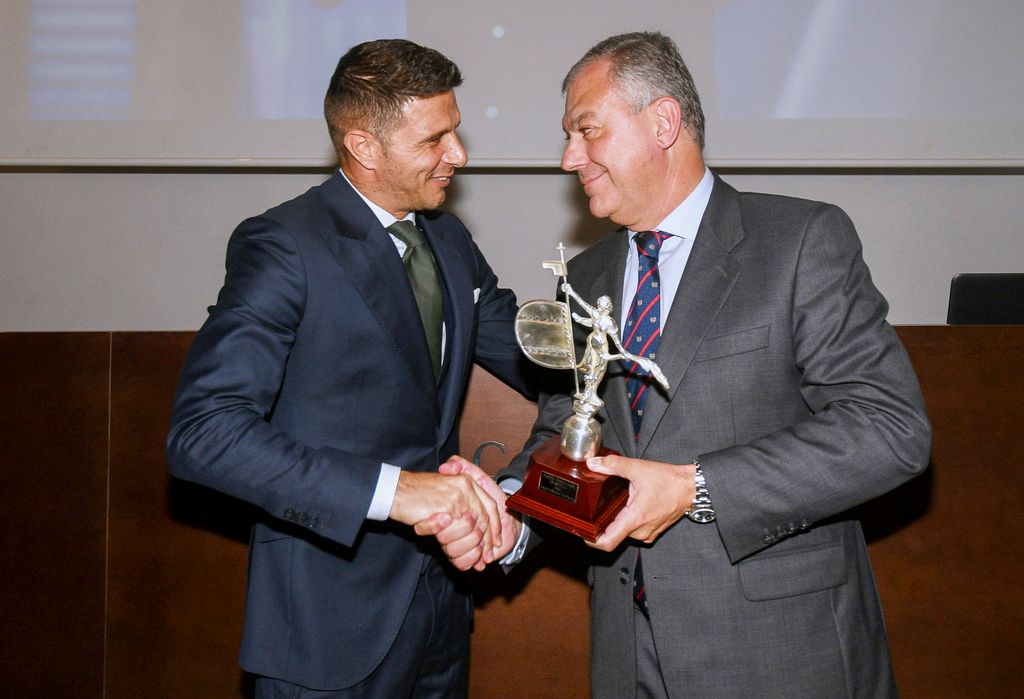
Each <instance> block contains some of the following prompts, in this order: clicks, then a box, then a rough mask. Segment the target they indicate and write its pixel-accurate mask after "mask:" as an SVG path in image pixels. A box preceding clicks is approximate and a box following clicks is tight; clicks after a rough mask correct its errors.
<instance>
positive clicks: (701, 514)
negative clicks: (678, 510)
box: [686, 510, 715, 524]
mask: <svg viewBox="0 0 1024 699" xmlns="http://www.w3.org/2000/svg"><path fill="white" fill-rule="evenodd" d="M686 514H687V515H688V516H689V517H690V519H692V520H693V521H694V522H698V523H699V524H707V523H708V522H714V521H715V511H714V510H694V511H692V512H687V513H686Z"/></svg>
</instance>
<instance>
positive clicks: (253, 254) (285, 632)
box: [167, 173, 526, 689]
mask: <svg viewBox="0 0 1024 699" xmlns="http://www.w3.org/2000/svg"><path fill="white" fill-rule="evenodd" d="M417 219H418V223H419V225H420V227H421V229H422V230H423V232H424V235H425V237H426V239H427V240H428V242H429V244H430V246H431V247H432V249H433V251H434V255H435V257H436V259H437V264H438V267H439V269H440V273H441V276H442V278H443V283H444V287H445V292H446V297H445V304H444V306H445V323H446V333H447V334H446V338H447V339H446V349H445V358H444V364H443V367H442V373H441V377H440V380H439V381H437V382H435V378H434V373H433V370H432V368H431V362H430V353H429V351H428V349H427V344H426V340H425V338H424V335H423V332H422V329H421V328H422V326H421V323H420V319H419V314H418V311H417V308H416V302H415V299H414V297H413V294H412V290H411V287H410V285H409V283H408V278H407V276H406V273H405V271H404V269H403V267H402V262H401V258H400V257H399V255H398V254H397V252H396V250H395V246H394V243H393V242H392V240H391V238H390V236H389V235H388V234H387V232H386V231H385V230H384V229H383V228H382V226H381V225H380V223H379V221H378V220H377V218H376V217H375V216H374V215H373V213H372V212H371V211H370V209H369V207H367V206H366V204H365V203H364V202H363V201H362V200H361V199H360V198H359V196H358V194H357V193H356V192H355V191H354V190H353V189H352V188H351V186H350V185H349V184H348V183H347V182H346V181H345V180H344V178H343V177H342V176H341V175H340V174H339V173H335V174H334V176H333V177H331V178H330V179H329V180H328V181H326V182H325V183H323V184H322V185H320V186H318V187H314V188H312V189H310V190H309V191H308V192H306V193H305V194H302V195H301V196H299V197H297V198H296V199H293V200H291V201H289V202H286V203H284V204H281V205H280V206H277V207H275V208H273V209H271V210H269V211H267V212H266V213H264V214H263V215H261V216H257V217H254V218H251V219H248V220H246V221H244V222H243V223H242V224H241V225H239V227H238V228H237V229H236V230H235V232H234V234H233V235H232V237H231V241H230V243H229V245H228V253H227V265H226V267H227V274H226V277H225V283H224V287H223V288H222V289H221V292H220V294H219V296H218V299H217V304H216V305H215V306H213V307H211V308H210V315H209V318H208V319H207V321H206V322H205V323H204V325H203V327H202V328H201V329H200V330H199V332H198V333H197V335H196V337H195V339H194V341H193V343H192V346H191V348H190V350H189V353H188V357H187V359H186V361H185V366H184V369H183V371H182V376H181V381H180V384H179V387H178V393H177V396H176V398H175V403H174V409H173V414H172V419H171V429H170V434H169V436H168V448H167V457H168V464H169V467H170V471H171V473H172V474H173V475H175V476H177V477H180V478H184V479H188V480H191V481H195V482H198V483H202V484H204V485H206V486H209V487H212V488H215V489H217V490H220V491H222V492H225V493H227V494H229V495H232V496H234V497H237V498H240V499H242V500H245V501H247V502H250V503H254V504H256V505H258V506H259V507H261V508H262V509H263V510H264V511H265V512H266V513H267V516H265V517H263V518H262V520H261V521H259V522H258V523H257V524H256V525H255V527H254V529H253V535H252V542H251V550H250V566H249V588H248V599H247V604H246V623H245V633H244V638H243V643H242V666H243V667H244V668H245V669H247V670H249V671H250V672H254V673H257V674H260V675H266V676H271V677H277V678H282V679H285V680H287V681H290V682H294V683H298V684H302V685H305V686H308V687H314V688H325V689H326V688H340V687H346V686H349V685H351V684H354V683H356V682H358V681H360V680H361V679H363V678H365V677H366V676H367V675H368V674H369V673H370V672H371V671H372V670H373V669H374V668H375V667H376V666H377V664H378V663H379V662H380V660H381V659H382V658H383V657H384V655H385V653H386V652H387V650H388V648H389V646H390V645H391V643H392V641H393V640H394V638H395V635H396V634H397V632H398V629H399V627H400V625H401V623H402V620H403V618H404V616H405V613H406V610H407V609H408V606H409V603H410V600H411V599H412V595H413V591H414V589H415V587H416V583H417V578H418V574H419V572H420V570H421V569H422V567H423V565H424V560H425V556H428V555H431V550H430V546H429V543H428V542H424V541H420V540H417V538H416V537H415V536H414V535H413V534H412V532H411V530H410V529H409V528H408V527H404V526H402V525H397V524H394V523H392V522H370V521H367V520H366V519H365V516H366V513H367V511H368V508H369V505H370V501H371V498H372V495H373V492H374V489H375V487H376V484H377V479H378V475H379V472H380V464H381V463H382V462H387V463H391V464H394V465H396V466H400V467H401V468H403V469H406V470H413V471H436V469H437V467H438V464H439V463H441V462H443V461H445V460H446V459H447V458H448V457H449V456H450V455H452V454H453V453H455V452H456V450H457V449H458V418H459V411H460V408H461V403H462V398H463V394H464V391H465V388H466V385H467V382H468V380H469V373H470V369H471V366H472V364H473V363H474V362H477V363H479V364H481V365H483V366H484V367H485V368H487V369H488V370H489V371H491V372H492V373H494V374H495V375H497V376H498V377H499V378H502V379H503V380H505V381H506V382H507V383H509V384H510V385H512V386H514V387H516V388H519V389H520V390H524V391H525V387H524V382H523V377H522V374H521V371H522V369H523V368H524V365H525V364H526V362H525V361H524V359H523V356H522V353H521V352H520V351H519V349H518V346H517V345H516V342H515V337H514V334H513V321H514V314H515V310H516V303H515V296H514V294H513V293H512V292H511V291H509V290H507V289H501V288H499V287H498V285H497V278H496V277H495V275H494V273H493V272H492V270H491V268H490V267H489V266H488V264H487V262H486V260H485V259H484V257H483V255H482V254H481V253H480V251H479V249H478V248H477V247H476V245H475V244H474V243H473V241H472V239H471V237H470V235H469V232H468V231H467V230H466V228H465V227H464V226H463V225H462V223H461V222H460V221H459V220H458V219H457V218H455V217H454V216H452V215H450V214H445V213H439V212H430V213H420V214H419V215H418V216H417ZM468 603H469V602H468V599H467V604H468Z"/></svg>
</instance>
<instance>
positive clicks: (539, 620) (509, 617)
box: [459, 370, 590, 699]
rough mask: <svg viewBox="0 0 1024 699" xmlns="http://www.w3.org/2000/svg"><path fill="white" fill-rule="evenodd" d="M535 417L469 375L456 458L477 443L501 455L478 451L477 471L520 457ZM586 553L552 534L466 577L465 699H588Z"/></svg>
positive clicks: (479, 374)
mask: <svg viewBox="0 0 1024 699" xmlns="http://www.w3.org/2000/svg"><path fill="white" fill-rule="evenodd" d="M566 377H567V378H568V377H571V375H570V374H568V373H566ZM569 380H570V381H571V378H569ZM536 414H537V407H536V405H534V404H533V403H531V402H529V401H527V400H526V399H525V398H523V397H522V396H520V395H519V394H517V393H515V392H514V391H512V390H511V389H509V388H508V387H506V386H505V385H504V384H502V383H501V382H500V381H498V380H497V379H495V378H494V377H493V376H491V375H490V374H487V373H486V372H484V371H479V370H477V371H475V373H474V374H473V380H472V384H471V385H470V389H469V393H468V395H467V396H466V407H465V412H464V413H463V421H462V426H461V431H460V435H459V436H460V438H461V444H460V447H461V451H462V454H463V455H464V456H466V458H472V457H473V455H474V452H476V450H477V449H478V448H479V445H481V444H483V443H484V442H488V441H497V442H501V443H502V444H504V445H505V453H504V454H502V453H501V451H499V450H498V449H496V448H495V447H493V446H491V447H487V448H485V449H484V450H483V451H482V452H481V460H480V464H481V466H482V467H483V468H484V470H485V471H487V472H488V473H492V474H493V473H495V472H496V471H497V470H498V469H500V468H501V467H502V466H504V465H505V464H506V463H508V460H509V458H511V457H512V456H513V455H514V454H517V453H519V450H520V448H521V447H522V445H523V442H525V441H526V437H527V436H528V435H529V433H530V427H531V426H532V425H533V420H534V418H535V417H536ZM587 555H588V554H587V550H586V548H585V547H584V546H583V545H582V544H581V543H579V541H578V540H577V539H575V538H573V537H570V536H567V535H562V534H560V533H559V534H552V535H551V536H549V537H548V538H547V539H546V541H545V544H544V546H543V547H541V548H539V549H536V550H535V551H534V552H532V553H531V555H530V557H529V558H528V559H527V561H526V562H524V564H523V565H521V566H518V567H517V568H516V569H515V570H514V571H513V572H512V573H510V574H509V575H505V574H504V573H502V572H501V571H500V570H498V569H493V568H492V569H488V570H487V571H485V572H484V573H471V574H470V575H471V576H472V579H473V581H474V593H473V597H474V600H475V602H476V617H475V620H474V632H473V636H472V640H471V649H470V652H471V658H470V696H471V697H503V696H522V697H531V698H533V699H574V698H576V697H579V698H582V699H585V698H586V697H589V696H590V679H589V675H588V672H589V670H588V654H589V633H590V611H589V598H590V591H589V588H588V587H587V584H586V582H585V577H586V568H587ZM524 660H525V661H524ZM510 689H512V690H513V691H510Z"/></svg>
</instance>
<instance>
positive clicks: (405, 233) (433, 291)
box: [388, 221, 444, 379]
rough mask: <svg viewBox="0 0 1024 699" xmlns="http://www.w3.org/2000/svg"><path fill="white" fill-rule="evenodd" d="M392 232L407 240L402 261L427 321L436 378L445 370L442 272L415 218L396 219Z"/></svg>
mask: <svg viewBox="0 0 1024 699" xmlns="http://www.w3.org/2000/svg"><path fill="white" fill-rule="evenodd" d="M388 232H389V233H391V234H392V235H394V236H395V237H396V238H398V239H399V240H401V241H402V242H403V243H405V253H404V254H403V255H402V264H403V265H405V272H406V274H408V275H409V282H410V283H411V284H412V293H413V295H414V296H415V297H416V306H417V307H419V310H420V320H421V321H423V332H424V333H426V336H427V347H429V348H430V358H431V359H432V360H433V363H434V378H435V379H436V378H437V377H438V376H439V375H440V373H441V323H442V321H443V319H444V306H443V304H442V302H441V293H442V292H441V275H440V274H439V273H438V271H437V263H436V262H435V261H434V255H433V253H431V252H430V247H429V246H428V245H427V241H426V240H425V239H424V238H423V234H422V233H421V232H420V229H419V228H417V227H416V224H415V223H413V222H412V221H395V222H394V223H392V224H391V225H390V226H388Z"/></svg>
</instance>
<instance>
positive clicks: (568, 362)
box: [515, 243, 669, 461]
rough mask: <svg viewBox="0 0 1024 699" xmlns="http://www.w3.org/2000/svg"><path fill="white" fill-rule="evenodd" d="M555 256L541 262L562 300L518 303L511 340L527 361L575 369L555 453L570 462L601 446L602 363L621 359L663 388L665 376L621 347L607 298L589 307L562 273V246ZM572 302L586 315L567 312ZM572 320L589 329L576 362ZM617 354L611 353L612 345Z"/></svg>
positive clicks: (591, 452)
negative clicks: (557, 279) (570, 399)
mask: <svg viewBox="0 0 1024 699" xmlns="http://www.w3.org/2000/svg"><path fill="white" fill-rule="evenodd" d="M557 250H558V254H559V258H560V259H558V260H548V261H545V262H544V263H543V267H544V269H550V270H551V271H552V273H553V274H554V275H555V276H556V277H560V278H561V279H562V286H561V288H562V292H563V293H565V296H566V299H567V300H566V301H530V302H528V303H526V304H523V307H522V308H520V309H519V313H518V314H517V315H516V324H515V328H516V341H517V342H518V343H519V346H520V347H521V348H522V350H523V352H524V353H525V354H526V356H527V357H529V358H530V359H531V360H532V361H533V362H535V363H537V364H539V365H541V366H543V367H548V368H550V369H576V371H574V372H573V380H574V381H575V388H576V391H575V394H574V399H573V403H572V411H573V414H572V416H571V417H569V419H567V420H566V421H565V424H564V425H563V426H562V440H561V451H562V454H564V455H565V456H566V457H567V458H569V459H572V460H573V461H586V460H587V459H588V458H589V457H591V456H594V455H596V454H597V452H598V449H600V447H601V425H600V423H598V421H597V420H596V419H594V415H596V414H597V412H598V411H599V410H600V409H601V407H602V406H603V405H604V401H603V400H601V399H600V398H599V397H598V395H597V389H598V387H599V386H600V385H601V381H602V380H603V379H604V375H605V372H606V371H607V369H608V362H610V361H613V360H626V361H630V362H636V363H637V364H638V365H639V366H640V367H641V368H642V369H643V370H644V371H646V372H648V373H649V374H650V375H651V376H653V377H654V379H655V380H656V381H657V382H658V383H659V384H661V385H662V386H663V387H664V388H665V390H666V391H667V390H668V388H669V384H668V379H666V378H665V375H664V374H663V373H662V371H661V369H660V368H659V367H658V365H657V364H655V363H654V362H653V361H652V360H651V359H649V358H647V357H639V356H637V355H635V354H632V353H631V352H628V351H626V349H625V348H624V347H623V346H622V341H621V340H620V339H619V326H618V323H616V322H615V318H614V317H613V316H612V312H613V311H614V310H615V306H614V304H612V300H611V298H609V297H608V296H601V297H600V298H598V299H597V304H596V305H594V306H592V305H590V304H589V303H587V302H586V301H585V300H584V299H582V298H581V297H580V296H579V294H577V293H576V291H575V290H574V289H573V288H572V285H571V284H570V283H569V281H568V279H567V278H566V277H567V269H566V264H565V246H564V245H563V244H562V243H559V244H558V247H557ZM570 299H571V300H572V301H575V302H576V303H577V304H578V305H579V306H580V308H582V309H583V311H584V312H585V313H586V315H580V314H577V313H575V312H573V311H572V310H571V306H570V304H569V300H570ZM572 321H576V322H577V323H579V324H580V325H582V326H584V327H587V328H590V334H589V335H587V339H586V347H585V348H584V350H583V357H582V358H580V360H579V362H577V361H576V351H575V347H574V345H573V329H572ZM613 346H614V347H615V349H617V350H618V353H613V352H612V347H613ZM580 373H582V375H583V389H582V390H580Z"/></svg>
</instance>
